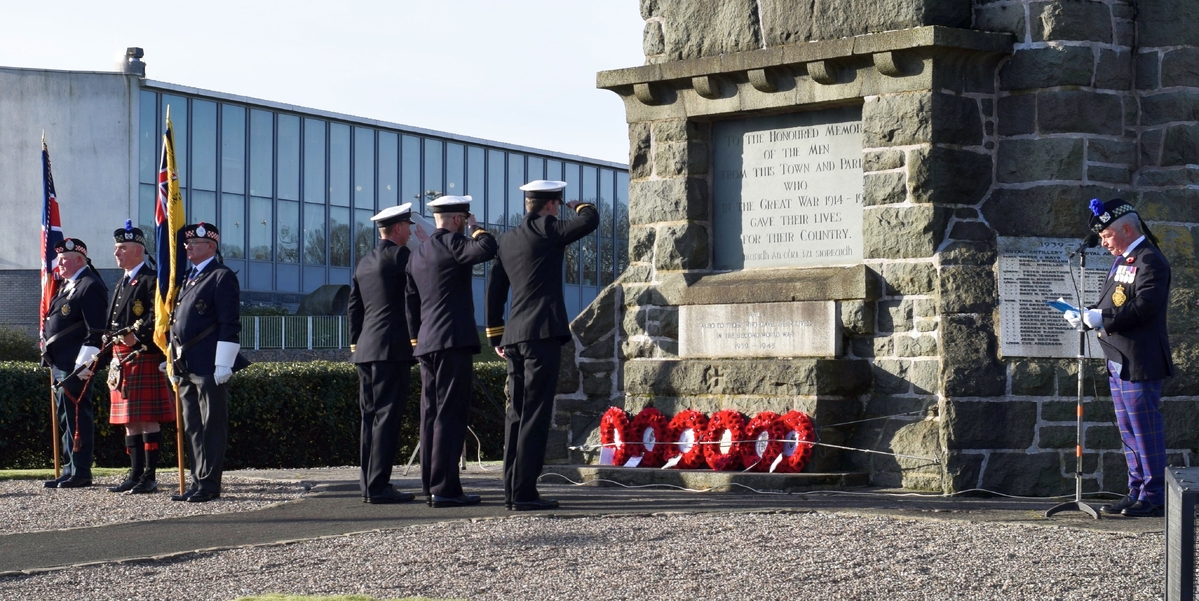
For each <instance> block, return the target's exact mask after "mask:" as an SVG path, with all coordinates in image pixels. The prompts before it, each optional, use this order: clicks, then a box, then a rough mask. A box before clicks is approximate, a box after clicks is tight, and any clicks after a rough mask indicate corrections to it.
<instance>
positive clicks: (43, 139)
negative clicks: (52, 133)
mask: <svg viewBox="0 0 1199 601" xmlns="http://www.w3.org/2000/svg"><path fill="white" fill-rule="evenodd" d="M45 149H46V130H44V129H43V130H42V150H45Z"/></svg>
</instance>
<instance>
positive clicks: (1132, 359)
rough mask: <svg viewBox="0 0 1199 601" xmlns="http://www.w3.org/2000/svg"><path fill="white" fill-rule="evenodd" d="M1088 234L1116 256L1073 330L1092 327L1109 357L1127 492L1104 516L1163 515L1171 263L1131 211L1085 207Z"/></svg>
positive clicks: (1118, 205)
mask: <svg viewBox="0 0 1199 601" xmlns="http://www.w3.org/2000/svg"><path fill="white" fill-rule="evenodd" d="M1091 211H1092V212H1093V213H1094V215H1093V216H1092V217H1091V229H1092V231H1094V232H1097V233H1098V234H1099V240H1100V243H1101V244H1102V245H1103V248H1105V249H1107V250H1108V252H1110V253H1111V254H1112V255H1114V256H1115V257H1116V260H1115V262H1114V263H1113V264H1112V268H1111V271H1110V272H1109V273H1108V277H1107V280H1106V281H1105V282H1104V284H1103V286H1102V287H1101V288H1100V292H1099V302H1098V303H1096V304H1094V305H1092V306H1090V307H1088V308H1086V309H1085V311H1083V313H1082V314H1081V315H1079V314H1078V313H1075V312H1068V313H1067V314H1066V319H1067V320H1068V321H1070V323H1071V325H1073V326H1075V327H1085V328H1095V329H1098V330H1100V331H1099V332H1097V335H1098V337H1099V344H1100V346H1101V347H1103V354H1104V356H1105V357H1106V359H1107V370H1108V385H1109V387H1110V388H1111V391H1112V402H1113V403H1115V405H1116V422H1117V424H1118V425H1119V427H1120V438H1121V439H1122V440H1123V441H1124V445H1125V450H1124V457H1125V460H1126V461H1127V463H1128V494H1127V495H1126V496H1125V497H1124V498H1123V499H1121V500H1120V501H1118V502H1116V503H1112V504H1109V505H1104V506H1103V507H1101V508H1100V511H1103V512H1104V513H1120V514H1123V515H1126V516H1131V517H1147V516H1161V515H1162V510H1163V506H1164V504H1165V470H1166V435H1165V421H1164V420H1163V418H1162V413H1161V395H1162V383H1163V381H1164V380H1165V379H1166V378H1168V377H1170V376H1172V375H1173V374H1174V367H1173V363H1172V361H1171V359H1170V341H1169V336H1168V334H1167V331H1166V308H1167V306H1168V302H1169V296H1170V277H1171V276H1170V263H1169V261H1167V260H1166V257H1165V255H1163V254H1162V252H1161V250H1160V249H1159V248H1158V247H1157V243H1156V238H1155V237H1154V236H1153V234H1152V232H1150V231H1149V229H1148V227H1146V226H1145V224H1144V223H1143V222H1142V221H1141V218H1140V216H1139V215H1138V214H1137V213H1136V210H1135V209H1134V208H1133V207H1132V205H1130V204H1128V203H1127V202H1125V201H1123V200H1120V199H1115V200H1110V201H1108V202H1106V203H1103V202H1100V201H1099V200H1092V201H1091Z"/></svg>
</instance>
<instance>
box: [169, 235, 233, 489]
mask: <svg viewBox="0 0 1199 601" xmlns="http://www.w3.org/2000/svg"><path fill="white" fill-rule="evenodd" d="M179 235H180V236H181V237H183V239H184V240H185V242H184V248H185V250H186V251H187V260H188V262H189V265H188V266H187V272H186V276H185V278H184V281H183V283H182V284H181V286H180V288H179V293H178V294H179V297H178V301H177V303H176V305H175V314H174V316H173V317H172V319H171V347H172V353H174V354H175V356H174V357H172V359H173V360H174V362H175V376H176V377H177V378H179V399H180V401H181V402H182V405H183V429H184V432H185V434H186V435H187V446H188V448H189V449H190V450H191V456H192V466H191V468H192V469H191V473H192V484H191V487H190V488H189V489H188V490H187V491H186V492H184V493H183V494H179V495H173V496H172V497H171V500H172V501H188V502H191V503H204V502H206V501H211V500H213V499H216V498H218V497H220V496H221V472H222V470H223V468H224V464H225V445H226V443H227V441H228V436H229V387H228V385H227V383H228V382H229V378H231V377H233V370H234V369H240V368H241V367H242V366H243V365H244V361H245V360H244V359H241V358H240V356H239V355H238V351H239V350H240V349H241V344H240V342H239V338H238V334H240V333H241V322H240V321H239V311H240V309H239V304H240V290H241V286H240V285H239V284H238V281H237V274H235V273H233V270H232V269H229V268H228V267H226V266H225V264H224V263H222V262H221V261H219V260H217V259H218V257H217V254H218V253H217V246H218V245H219V244H220V243H221V234H220V232H219V231H218V230H217V228H216V226H214V225H212V224H210V223H204V222H200V223H197V224H195V225H185V226H183V229H182V230H180V232H179ZM181 267H182V265H181Z"/></svg>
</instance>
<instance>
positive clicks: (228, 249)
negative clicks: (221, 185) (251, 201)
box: [221, 194, 246, 259]
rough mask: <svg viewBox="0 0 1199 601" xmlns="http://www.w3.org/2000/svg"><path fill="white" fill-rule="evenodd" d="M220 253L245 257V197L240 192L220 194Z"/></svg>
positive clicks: (229, 256)
mask: <svg viewBox="0 0 1199 601" xmlns="http://www.w3.org/2000/svg"><path fill="white" fill-rule="evenodd" d="M221 254H223V255H225V258H226V259H244V258H246V198H245V197H244V196H241V195H240V194H222V195H221Z"/></svg>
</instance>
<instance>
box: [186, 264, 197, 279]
mask: <svg viewBox="0 0 1199 601" xmlns="http://www.w3.org/2000/svg"><path fill="white" fill-rule="evenodd" d="M196 275H197V272H196V268H195V267H192V268H191V270H190V271H188V272H187V281H189V282H190V281H192V280H194V279H196Z"/></svg>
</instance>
